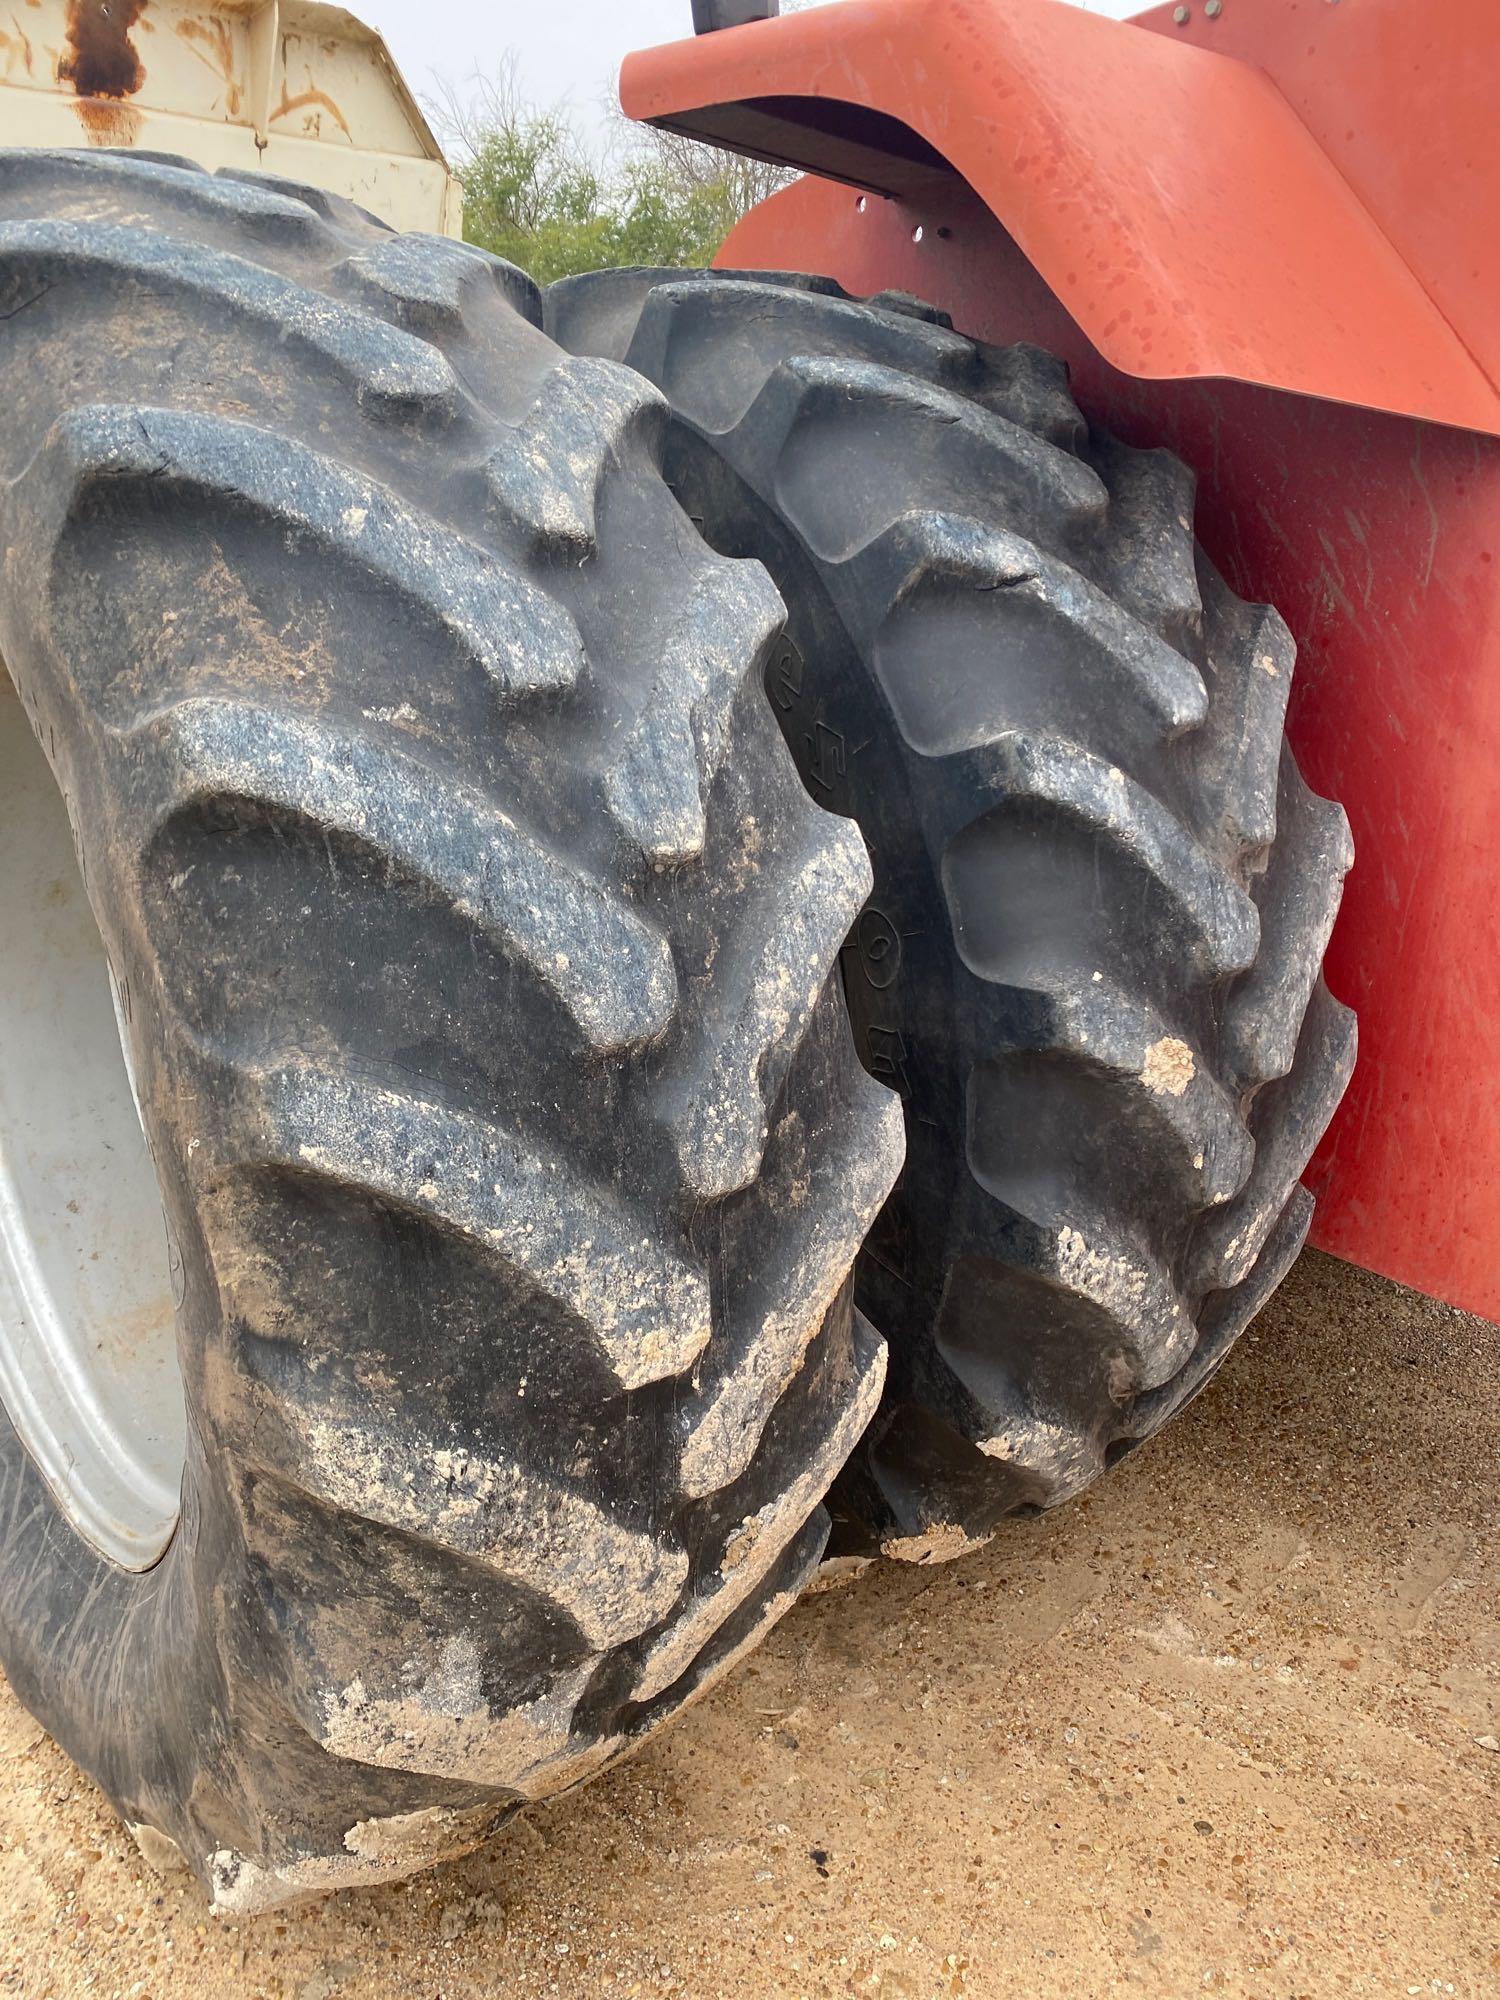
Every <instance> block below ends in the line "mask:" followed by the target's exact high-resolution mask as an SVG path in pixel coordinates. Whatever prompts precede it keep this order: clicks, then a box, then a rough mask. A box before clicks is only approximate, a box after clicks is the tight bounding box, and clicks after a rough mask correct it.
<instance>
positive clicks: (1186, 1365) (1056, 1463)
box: [547, 271, 1354, 1560]
mask: <svg viewBox="0 0 1500 2000" xmlns="http://www.w3.org/2000/svg"><path fill="white" fill-rule="evenodd" d="M547 324H548V328H549V331H551V332H552V333H553V334H554V336H555V337H556V338H557V339H558V340H560V341H561V342H562V344H563V345H564V346H566V347H568V348H570V349H572V350H573V351H575V352H578V353H587V354H597V355H605V356H609V357H612V358H615V359H619V360H624V361H626V362H628V363H629V365H630V366H631V367H633V368H635V369H638V370H639V371H640V372H641V373H642V374H644V375H645V376H647V377H648V378H649V379H650V380H651V381H653V382H655V383H656V384H657V385H658V386H660V387H661V388H662V389H663V390H665V391H666V393H667V395H668V397H669V399H670V401H671V404H672V409H673V416H674V427H673V435H672V439H671V442H670V444H669V446H668V451H667V461H666V463H667V472H668V477H669V479H670V480H671V481H672V482H673V484H674V486H675V487H676V489H677V491H678V494H679V497H680V498H681V500H682V502H683V504H684V506H685V508H686V509H687V511H688V513H689V514H690V515H691V516H692V517H693V518H694V519H695V520H696V521H697V522H698V523H699V525H700V526H702V528H703V529H704V531H705V533H706V534H707V536H708V539H709V540H710V542H712V543H713V545H714V546H715V547H716V548H718V549H720V550H721V551H723V552H725V553H727V554H734V555H740V556H748V555H752V554H753V555H756V556H758V557H760V558H761V559H762V560H763V561H764V562H765V563H766V565H767V567H768V568H769V569H770V571H771V574H772V576H773V577H774V578H775V579H776V581H777V584H778V586H779V587H780V589H781V592H782V595H783V596H784V597H785V599H786V601H787V604H788V606H789V607H790V611H791V620H790V625H789V628H788V643H787V645H786V646H785V647H784V648H783V650H782V652H781V653H780V654H778V655H775V656H773V658H772V661H771V665H770V668H769V674H768V691H769V693H770V696H771V699H772V702H773V704H774V705H775V707H776V709H777V712H778V713H779V715H780V718H781V723H782V727H783V729H784V731H785V733H786V737H787V741H788V743H789V744H790V746H791V748H792V750H793V753H794V754H795V756H796V757H797V760H798V763H799V765H800V767H801V770H802V773H803V776H804V777H805V779H806V780H807V783H808V786H809V789H810V791H811V792H812V795H813V796H814V797H815V798H816V799H817V800H818V801H819V803H820V804H823V805H826V806H828V807H830V808H832V809H833V810H834V811H837V812H841V813H848V814H850V815H851V816H853V817H854V818H855V819H857V820H858V822H859V825H860V828H861V830H862V832H863V833H864V835H865V838H866V840H867V842H868V843H869V847H870V851H871V855H872V858H873V861H874V867H875V891H874V895H873V897H872V898H871V900H870V902H869V904H868V905H867V906H866V908H865V910H864V912H863V913H862V915H861V917H860V920H859V923H858V924H857V926H856V927H855V929H854V931H853V933H852V934H851V936H850V939H849V943H848V948H847V950H846V951H845V953H844V956H843V966H844V974H845V984H846V987H847V991H848V996H849V1002H850V1009H851V1012H852V1014H853V1017H854V1022H855V1033H856V1039H857V1041H858V1044H859V1047H860V1050H861V1053H862V1055H863V1057H864V1061H865V1063H866V1066H867V1067H868V1068H869V1069H870V1071H871V1072H872V1074H874V1075H875V1076H878V1077H880V1078H882V1079H884V1080H885V1081H886V1082H888V1083H891V1084H893V1085H894V1086H895V1087H896V1088H897V1089H899V1091H900V1093H901V1096H902V1098H903V1100H904V1102H905V1106H906V1117H907V1164H906V1168H905V1172H904V1174H903V1176H902V1179H901V1182H900V1185H899V1187H898V1189H897V1191H896V1193H895V1195H894V1197H893V1199H892V1200H891V1201H890V1202H889V1203H888V1204H887V1206H886V1208H885V1210H884V1212H883V1214H882V1215H881V1217H880V1220H879V1222H878V1223H877V1224H876V1227H875V1229H874V1231H873V1232H872V1234H871V1237H870V1240H869V1243H868V1246H867V1248H866V1251H865V1254H864V1257H863V1260H862V1262H861V1265H860V1267H859V1276H858V1282H857V1297H858V1298H859V1301H860V1304H861V1305H862V1307H863V1309H864V1311H865V1312H866V1313H868V1314H869V1316H870V1318H871V1320H872V1322H873V1323H874V1324H875V1325H876V1326H878V1327H879V1328H880V1329H881V1331H882V1332H883V1333H884V1334H885V1335H886V1337H887V1339H888V1340H889V1342H890V1346H891V1366H890V1375H889V1379H888V1382H887V1387H886V1395H885V1401H884V1405H883V1408H882V1411H881V1414H880V1416H879V1418H878V1419H877V1421H876V1423H875V1425H874V1426H873V1427H872V1429H871V1430H870V1432H869V1434H868V1436H867V1437H866V1439H865V1440H864V1442H863V1444H862V1446H861V1449H860V1451H859V1453H858V1454H857V1456H856V1459H855V1460H854V1462H853V1463H852V1465H851V1468H850V1471H849V1473H848V1474H847V1475H846V1477H845V1479H844V1480H843V1482H842V1484H841V1486H840V1488H839V1489H838V1506H837V1507H836V1513H839V1515H840V1534H841V1536H842V1537H843V1540H844V1544H845V1546H848V1547H850V1548H852V1549H857V1548H859V1547H861V1546H864V1547H869V1546H871V1545H879V1546H881V1547H883V1548H884V1549H885V1550H886V1551H887V1552H888V1553H890V1554H892V1555H896V1556H903V1557H907V1558H909V1559H913V1560H925V1559H928V1558H930V1557H933V1556H941V1555H945V1554H952V1553H956V1552H958V1551H959V1550H961V1549H962V1548H964V1547H967V1546H969V1545H971V1544H972V1543H973V1542H975V1541H976V1540H978V1539H980V1538H982V1537H984V1536H985V1535H987V1534H988V1533H989V1532H990V1531H991V1529H992V1528H993V1526H994V1524H995V1522H996V1520H997V1519H998V1518H999V1517H1000V1516H1001V1515H1003V1514H1004V1513H1006V1512H1007V1511H1008V1510H1010V1509H1016V1508H1023V1509H1036V1508H1041V1507H1049V1506H1052V1505H1054V1504H1055V1503H1057V1502H1058V1501H1061V1500H1064V1499H1066V1498H1067V1497H1068V1496H1069V1495H1070V1494H1073V1493H1076V1492H1077V1491H1078V1490H1079V1489H1080V1488H1081V1487H1083V1486H1085V1485H1087V1484H1088V1483H1089V1482H1090V1481H1091V1480H1092V1479H1094V1478H1095V1477H1096V1475H1097V1474H1098V1473H1100V1472H1101V1471H1102V1470H1103V1468H1104V1467H1105V1466H1106V1465H1108V1464H1110V1463H1111V1462H1112V1461H1113V1460H1114V1459H1116V1458H1117V1457H1119V1456H1120V1455H1121V1454H1122V1453H1124V1452H1126V1451H1128V1450H1129V1449H1130V1448H1131V1447H1132V1446H1133V1445H1134V1444H1136V1443H1137V1442H1138V1441H1139V1440H1140V1439H1142V1438H1144V1437H1146V1436H1147V1435H1148V1434H1149V1433H1151V1432H1152V1431H1154V1430H1156V1429H1157V1428H1158V1426H1160V1425H1161V1424H1162V1423H1163V1422H1164V1421H1165V1420H1166V1419H1167V1418H1168V1417H1169V1416H1170V1415H1171V1414H1172V1412H1173V1411H1174V1410H1176V1409H1177V1408H1179V1407H1180V1406H1181V1405H1182V1403H1183V1402H1184V1401H1185V1400H1186V1399H1187V1398H1188V1397H1189V1396H1190V1395H1192V1394H1193V1393H1194V1392H1195V1391H1196V1390H1197V1389H1198V1388H1200V1387H1201V1386H1202V1385H1203V1383H1204V1382H1206V1381H1207V1379H1208V1378H1209V1376H1210V1375H1211V1374H1212V1373H1213V1371H1214V1370H1215V1369H1216V1368H1217V1367H1218V1365H1219V1363H1220V1362H1221V1361H1222V1360H1223V1358H1224V1355H1225V1352H1226V1351H1227V1349H1228V1347H1229V1345H1230V1343H1231V1342H1232V1341H1233V1340H1234V1338H1235V1336H1236V1335H1237V1334H1238V1333H1239V1331H1240V1330H1241V1328H1242V1327H1244V1325H1245V1324H1246V1322H1247V1321H1248V1320H1249V1319H1250V1318H1251V1316H1252V1315H1253V1314H1254V1313H1255V1312H1256V1311H1257V1310H1258V1309H1259V1308H1260V1306H1261V1305H1262V1303H1263V1302H1264V1301H1265V1299H1266V1297H1267V1295H1268V1294H1269V1293H1270V1292H1271V1290H1272V1289H1273V1287H1274V1286H1275V1285H1276V1284H1277V1282H1278V1281H1279V1280H1280V1278H1281V1277H1282V1275H1283V1273H1284V1272H1285V1271H1286V1269H1287V1267H1288V1265H1289V1264H1290V1263H1291V1261H1292V1259H1293V1258H1294V1257H1295V1256H1296V1254H1297V1250H1298V1248H1299V1246H1300V1245H1301V1243H1302V1241H1303V1238H1304V1236H1305V1234H1306V1230H1307V1225H1308V1219H1309V1214H1310V1210H1311V1206H1312V1204H1311V1199H1310V1197H1309V1195H1308V1194H1307V1192H1306V1191H1305V1190H1304V1189H1303V1188H1302V1187H1301V1186H1300V1185H1299V1179H1300V1176H1301V1174H1302V1171H1303V1168H1304V1167H1305V1165H1306V1163H1307V1160H1308V1157H1309V1155H1310V1153H1311V1151H1312V1149H1313V1146H1314V1144H1315V1142H1316V1141H1317V1139H1318V1137H1319V1135H1320V1134H1321V1133H1322V1131H1323V1129H1324V1127H1325V1126H1326V1124H1327V1122H1328V1120H1329V1118H1330V1116H1331V1115H1332V1112H1333V1110H1334V1107H1335V1106H1336V1104H1337V1103H1338V1100H1339V1097H1340V1094H1341V1093H1342V1091H1343V1089H1344V1086H1345V1084H1346V1082H1347V1080H1348V1077H1349V1073H1350V1069H1351V1066H1352V1064H1353V1060H1354V1024H1353V1019H1352V1016H1351V1015H1350V1014H1349V1012H1348V1011H1347V1010H1346V1009H1345V1008H1344V1007H1342V1006H1340V1005H1339V1004H1338V1003H1337V1002H1336V1001H1334V1000H1333V999H1331V998H1330V996H1329V994H1328V991H1327V989H1326V987H1325V986H1324V984H1323V980H1322V977H1321V970H1320V968H1321V963H1322V959H1323V952H1324V947H1325V945H1326V943H1327V940H1328V936H1329V932H1330V929H1331V927H1332V924H1333V920H1334V915H1335V912H1336V910H1337V907H1338V901H1339V896H1340V892H1341V885H1342V881H1343V877H1344V875H1345V872H1346V871H1347V869H1348V867H1349V864H1350V860H1351V858H1352V856H1351V846H1350V840H1349V831H1348V826H1347V823H1346V821H1345V818H1344V814H1343V812H1342V811H1341V810H1340V808H1339V807H1338V806H1336V805H1331V804H1329V803H1328V802H1327V801H1326V800H1323V799H1321V798H1318V797H1315V796H1314V795H1313V794H1312V793H1311V792H1310V791H1309V790H1308V788H1307V786H1306V785H1305V784H1304V783H1303V781H1302V779H1301V777H1300V776H1299V774H1298V771H1297V767H1296V764H1295V763H1294V762H1293V759H1292V757H1291V754H1290V752H1289V751H1288V749H1287V747H1286V744H1285V740H1284V736H1283V720H1284V715H1285V710H1286V701H1287V693H1288V688H1289V686H1290V681H1291V674H1292V664H1293V653H1294V649H1293V645H1292V641H1291V638H1290V636H1289V634H1288V632H1287V629H1286V627H1285V625H1284V624H1283V623H1282V621H1281V620H1280V619H1279V618H1278V617H1277V615H1276V613H1275V612H1274V611H1271V610H1269V609H1267V608H1266V607H1265V606H1262V605H1253V604H1246V603H1243V602H1241V601H1240V599H1239V598H1237V597H1236V596H1235V595H1234V593H1233V592H1232V591H1230V590H1229V589H1228V588H1227V587H1226V585H1225V583H1224V582H1223V580H1222V578H1221V577H1220V576H1219V575H1218V574H1217V573H1216V572H1215V570H1214V568H1213V566H1212V565H1211V564H1210V563H1209V562H1208V561H1207V559H1206V558H1205V556H1204V554H1203V552H1202V550H1201V549H1200V548H1199V547H1198V546H1197V544H1196V542H1195V540H1194V534H1193V481H1192V477H1191V475H1190V474H1189V472H1188V471H1187V469H1186V468H1185V467H1184V466H1183V465H1181V464H1180V463H1179V462H1178V461H1177V460H1176V459H1174V458H1172V457H1170V456H1169V455H1168V454H1166V453H1165V452H1160V451H1136V450H1130V449H1127V448H1125V447H1124V446H1122V445H1120V444H1118V443H1115V442H1112V441H1111V440H1110V439H1109V438H1107V437H1102V436H1099V435H1097V434H1092V435H1091V434H1090V432H1089V430H1088V428H1087V426H1086V425H1085V423H1084V421H1083V419H1082V418H1081V416H1080V414H1079V412H1078V409H1077V407H1076V406H1075V404H1074V402H1073V400H1072V398H1071V396H1070V394H1069V392H1068V382H1067V374H1066V370H1065V369H1064V367H1063V365H1062V364H1061V363H1060V362H1058V361H1056V360H1054V359H1052V358H1051V357H1049V356H1048V355H1046V354H1043V353H1041V352H1039V351H1037V350H1036V349H1033V348H1029V347H1012V348H993V347H986V346H982V345H980V344H978V343H977V342H974V341H972V340H967V339H963V338H961V337H960V336H958V335H957V334H956V333H954V332H953V331H952V329H951V326H950V325H949V323H948V322H947V320H946V319H945V317H944V316H943V315H941V314H938V313H936V312H934V311H932V310H931V309H930V308H926V307H923V306H920V305H919V304H918V303H917V302H916V301H915V300H910V299H906V298H904V297H887V298H884V299H880V298H877V299H874V300H871V301H869V302H867V303H858V302H855V301H853V300H851V299H850V298H848V297H847V296H846V295H845V294H843V293H842V292H841V291H840V289H839V288H838V287H837V286H836V285H833V284H831V283H829V282H828V281H827V280H819V279H786V278H782V279H779V280H774V281H767V279H766V278H764V277H762V276H755V277H751V276H745V277H738V276H733V275H730V274H717V273H715V274H683V273H663V272H655V273H653V272H639V271H637V272H619V273H602V274H600V275H599V276H597V277H586V278H575V279H570V280H567V281H565V282H564V283H562V284H559V285H557V286H555V287H553V288H552V290H551V292H550V294H549V296H548V300H547ZM840 1510H843V1512H841V1511H840ZM844 1512H846V1513H847V1519H845V1518H844V1517H843V1515H844Z"/></svg>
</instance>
